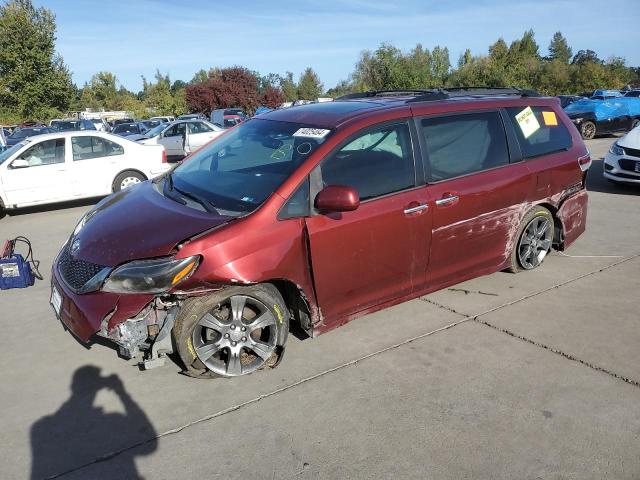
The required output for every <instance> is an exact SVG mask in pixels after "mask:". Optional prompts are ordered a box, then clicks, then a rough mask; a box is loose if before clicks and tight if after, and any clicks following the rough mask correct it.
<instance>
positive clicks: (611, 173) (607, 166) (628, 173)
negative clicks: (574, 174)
mask: <svg viewBox="0 0 640 480" xmlns="http://www.w3.org/2000/svg"><path fill="white" fill-rule="evenodd" d="M604 178H606V179H607V180H609V181H610V182H615V183H618V182H620V183H629V184H631V183H635V184H636V185H640V127H636V128H634V129H633V130H631V131H630V132H629V133H627V134H626V135H625V136H624V137H621V138H619V139H618V140H616V141H615V142H614V143H613V145H611V148H610V149H609V152H608V153H607V155H606V156H605V157H604Z"/></svg>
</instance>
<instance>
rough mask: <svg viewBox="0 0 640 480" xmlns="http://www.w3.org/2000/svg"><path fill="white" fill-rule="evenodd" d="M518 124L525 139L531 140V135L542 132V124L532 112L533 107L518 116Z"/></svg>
mask: <svg viewBox="0 0 640 480" xmlns="http://www.w3.org/2000/svg"><path fill="white" fill-rule="evenodd" d="M516 122H518V126H519V127H520V130H522V135H524V138H529V137H530V136H531V135H533V134H534V133H536V132H537V131H538V130H540V123H539V122H538V119H537V118H536V115H535V113H533V110H531V107H527V108H525V109H524V110H522V111H521V112H520V113H518V114H517V115H516Z"/></svg>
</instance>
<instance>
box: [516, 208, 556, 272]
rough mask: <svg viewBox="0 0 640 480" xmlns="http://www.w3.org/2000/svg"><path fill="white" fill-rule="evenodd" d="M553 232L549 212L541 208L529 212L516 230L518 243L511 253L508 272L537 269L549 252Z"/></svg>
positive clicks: (553, 226) (551, 218)
mask: <svg viewBox="0 0 640 480" xmlns="http://www.w3.org/2000/svg"><path fill="white" fill-rule="evenodd" d="M554 231H555V223H554V221H553V215H551V212H550V211H549V210H547V209H546V208H544V207H542V206H536V207H533V208H532V209H531V210H529V212H528V213H527V214H526V215H525V216H524V218H523V219H522V222H521V224H520V228H519V229H518V234H517V236H516V238H517V239H518V242H517V243H516V245H515V246H514V247H513V251H512V252H511V261H510V263H511V264H510V266H509V269H508V270H509V271H510V272H512V273H518V272H522V271H524V270H533V269H534V268H537V267H539V266H540V265H541V264H542V262H543V261H544V259H545V258H546V257H547V254H548V253H549V251H550V250H551V246H552V245H553V234H554Z"/></svg>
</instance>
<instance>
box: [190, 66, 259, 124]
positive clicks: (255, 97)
mask: <svg viewBox="0 0 640 480" xmlns="http://www.w3.org/2000/svg"><path fill="white" fill-rule="evenodd" d="M210 73H211V72H210ZM185 100H186V104H187V107H188V110H189V111H192V112H200V113H204V114H207V115H209V114H210V113H211V111H212V110H215V109H217V108H230V107H241V108H243V109H244V110H245V111H247V112H253V111H254V110H255V109H256V107H258V106H259V105H260V103H261V100H262V99H261V98H260V95H259V93H258V79H257V78H256V76H255V74H254V72H251V71H250V70H248V69H246V68H244V67H230V68H222V69H220V70H216V71H215V73H214V74H213V75H212V76H211V75H210V76H209V78H208V80H206V81H204V82H200V83H196V84H192V85H188V86H187V87H186V89H185Z"/></svg>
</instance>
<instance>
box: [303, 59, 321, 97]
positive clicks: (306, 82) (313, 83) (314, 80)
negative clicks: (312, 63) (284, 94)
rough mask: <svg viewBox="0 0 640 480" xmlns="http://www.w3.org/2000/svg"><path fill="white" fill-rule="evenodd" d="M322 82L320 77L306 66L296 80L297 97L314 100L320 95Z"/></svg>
mask: <svg viewBox="0 0 640 480" xmlns="http://www.w3.org/2000/svg"><path fill="white" fill-rule="evenodd" d="M322 89H323V86H322V82H320V77H318V74H317V73H316V72H314V71H313V69H312V68H311V67H308V68H307V69H306V70H305V71H304V72H303V73H302V75H300V80H298V98H299V99H301V100H315V99H316V98H318V97H320V96H321V95H322Z"/></svg>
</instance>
